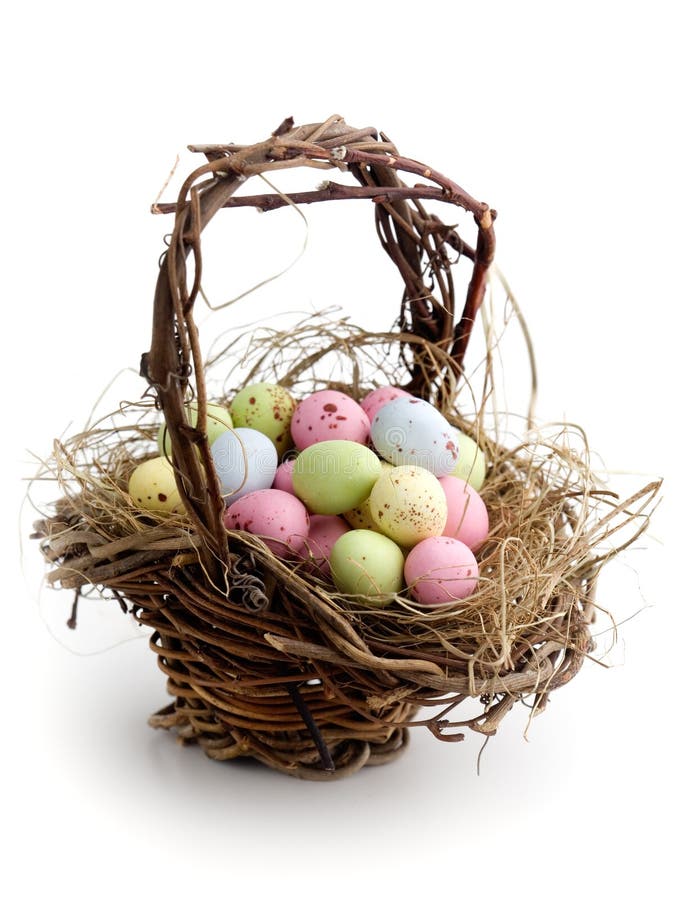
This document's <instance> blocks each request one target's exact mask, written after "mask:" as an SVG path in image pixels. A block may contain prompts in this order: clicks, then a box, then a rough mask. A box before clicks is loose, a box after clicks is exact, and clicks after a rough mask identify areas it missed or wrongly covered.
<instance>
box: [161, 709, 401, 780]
mask: <svg viewBox="0 0 683 900" xmlns="http://www.w3.org/2000/svg"><path fill="white" fill-rule="evenodd" d="M149 724H150V725H151V726H152V727H153V728H164V729H166V730H169V731H170V730H174V731H175V732H176V736H177V739H178V741H179V743H181V744H198V745H199V746H200V747H201V748H202V750H203V751H204V753H206V755H207V756H208V757H210V758H211V759H214V760H217V761H220V762H225V761H227V760H231V759H238V758H244V757H249V758H251V759H254V760H256V761H258V762H260V763H262V764H263V765H265V766H268V768H271V769H275V770H276V771H278V772H282V773H283V774H285V775H291V776H292V777H294V778H301V779H302V780H305V781H338V780H339V779H341V778H346V777H347V776H349V775H353V774H354V773H355V772H358V771H359V770H360V769H362V768H363V767H364V766H380V765H384V764H385V763H389V762H393V760H395V759H396V758H397V757H398V756H400V755H401V753H403V751H404V750H405V749H406V747H407V746H408V742H409V731H410V729H409V728H406V727H405V726H402V725H400V724H399V725H396V726H394V727H393V728H391V729H390V730H389V732H388V734H386V735H383V739H382V740H377V739H373V740H363V739H362V738H358V737H343V736H341V737H339V738H338V739H337V740H336V741H334V742H332V741H329V742H328V748H329V751H330V755H331V757H332V762H333V764H334V769H332V770H326V769H325V768H323V766H322V764H321V762H320V757H319V754H318V752H317V750H316V748H315V747H314V746H312V745H311V742H310V741H309V740H307V739H305V738H302V737H301V735H297V736H294V735H292V736H290V737H289V738H286V739H283V738H282V736H275V735H274V736H272V739H271V740H267V741H266V740H264V735H263V734H261V735H259V736H258V739H257V740H255V739H254V736H253V735H247V734H246V733H245V734H242V735H236V734H235V732H234V730H232V731H231V732H230V733H227V734H226V733H224V734H222V735H219V734H214V735H212V734H207V733H206V732H205V731H198V730H197V729H195V727H194V726H193V723H192V721H191V719H190V717H189V716H188V710H187V709H182V708H181V709H178V708H176V705H175V703H171V704H169V705H168V706H166V707H164V708H163V709H161V710H159V712H157V713H155V714H154V715H152V716H150V718H149Z"/></svg>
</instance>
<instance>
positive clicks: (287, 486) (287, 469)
mask: <svg viewBox="0 0 683 900" xmlns="http://www.w3.org/2000/svg"><path fill="white" fill-rule="evenodd" d="M295 462H296V460H295V459H286V460H285V461H284V462H283V463H280V465H279V466H278V467H277V470H276V472H275V479H274V480H273V487H274V488H277V490H278V491H287V493H288V494H293V493H294V487H293V485H292V469H293V468H294V463H295Z"/></svg>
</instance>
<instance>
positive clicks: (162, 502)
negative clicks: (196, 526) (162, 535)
mask: <svg viewBox="0 0 683 900" xmlns="http://www.w3.org/2000/svg"><path fill="white" fill-rule="evenodd" d="M128 493H129V494H130V498H131V500H132V501H133V503H134V504H135V505H136V506H137V507H139V508H140V509H148V510H153V511H154V512H163V513H174V512H182V511H183V503H182V500H181V499H180V494H179V492H178V488H177V487H176V482H175V474H174V472H173V466H172V464H171V463H170V462H169V461H168V460H167V459H166V457H164V456H155V457H153V458H152V459H148V460H145V462H143V463H140V465H139V466H136V468H135V469H134V470H133V472H132V474H131V476H130V478H129V480H128Z"/></svg>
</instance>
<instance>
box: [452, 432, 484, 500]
mask: <svg viewBox="0 0 683 900" xmlns="http://www.w3.org/2000/svg"><path fill="white" fill-rule="evenodd" d="M458 441H459V444H460V452H459V453H458V462H457V463H456V466H455V468H454V469H453V470H452V471H451V472H449V473H448V474H449V475H455V476H456V478H462V480H463V481H466V482H467V483H468V484H469V485H470V487H473V488H474V490H475V491H477V492H478V491H480V490H481V487H482V485H483V483H484V479H485V478H486V456H485V455H484V451H483V450H482V449H481V447H480V446H479V445H478V444H477V443H476V441H473V440H472V438H471V437H468V435H466V434H463V433H462V432H459V434H458Z"/></svg>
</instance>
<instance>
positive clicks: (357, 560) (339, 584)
mask: <svg viewBox="0 0 683 900" xmlns="http://www.w3.org/2000/svg"><path fill="white" fill-rule="evenodd" d="M403 564H404V559H403V553H402V552H401V549H400V547H398V546H397V545H396V544H395V543H394V542H393V541H392V540H390V539H389V538H388V537H385V536H384V535H383V534H377V532H375V531H368V530H366V529H357V530H355V531H347V532H346V534H343V535H342V536H341V537H340V538H339V539H338V540H337V541H336V542H335V544H334V547H333V548H332V553H331V555H330V568H331V570H332V579H333V581H334V584H335V586H336V588H337V590H338V591H341V592H342V593H343V594H363V595H365V596H367V597H377V596H380V595H382V594H395V593H396V592H397V591H400V590H401V588H402V587H403Z"/></svg>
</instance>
